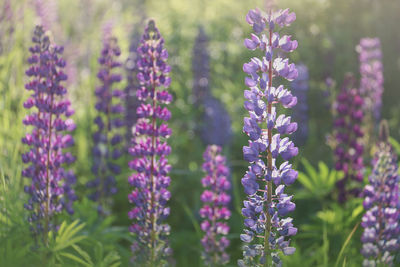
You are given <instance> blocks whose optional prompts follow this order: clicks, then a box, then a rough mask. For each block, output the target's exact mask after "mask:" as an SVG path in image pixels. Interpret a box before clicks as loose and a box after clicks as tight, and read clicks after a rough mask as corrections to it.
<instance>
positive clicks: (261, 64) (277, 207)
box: [238, 9, 298, 267]
mask: <svg viewBox="0 0 400 267" xmlns="http://www.w3.org/2000/svg"><path fill="white" fill-rule="evenodd" d="M295 19H296V15H295V14H294V13H291V12H289V10H288V9H285V10H278V11H276V12H272V11H271V12H269V13H268V14H266V13H263V12H262V11H260V10H259V9H255V10H250V12H249V13H248V14H247V16H246V20H247V22H248V23H249V24H250V25H251V26H252V27H253V30H254V32H255V33H254V34H251V38H250V39H246V40H245V41H244V44H245V46H246V47H247V48H248V49H250V50H256V49H260V50H261V51H262V52H263V57H262V58H257V57H253V58H252V59H251V60H250V62H248V63H245V64H244V65H243V70H244V72H246V73H247V74H248V76H247V77H246V79H245V84H246V86H247V87H249V89H250V90H246V91H245V92H244V97H245V98H246V101H245V103H244V107H245V108H246V110H247V111H248V112H249V117H246V118H244V126H243V131H244V132H245V133H246V134H247V135H248V136H249V138H250V141H249V145H248V146H244V147H243V154H244V159H245V160H246V161H248V162H249V163H250V166H249V170H248V171H247V172H246V174H245V176H244V177H243V179H242V185H243V187H244V191H245V193H246V194H247V195H248V197H247V200H245V201H244V208H243V209H242V214H243V216H244V217H245V218H246V219H245V220H244V225H245V227H246V228H245V230H244V234H241V235H240V238H241V240H242V241H243V242H245V243H246V245H245V246H244V247H243V260H239V261H238V264H239V266H241V267H243V266H265V267H266V266H280V265H281V259H280V258H279V255H278V251H279V250H281V251H282V252H283V254H284V255H290V254H293V253H294V252H295V248H294V247H290V236H293V235H295V234H296V233H297V228H295V227H294V226H293V223H292V221H293V219H292V218H290V217H286V216H287V215H288V214H289V213H290V212H292V211H293V210H294V209H295V207H296V205H295V204H294V203H293V202H292V199H293V196H291V195H288V194H286V193H284V190H285V187H286V186H288V185H291V184H293V183H294V182H295V180H296V179H297V175H298V173H297V171H295V170H293V169H292V165H291V164H290V163H289V160H290V159H291V158H293V157H294V156H296V155H297V153H298V148H297V147H295V145H294V143H293V142H292V141H290V140H289V137H288V136H287V135H290V134H292V133H293V132H295V131H296V129H297V124H296V123H295V122H292V121H291V118H290V116H286V115H284V114H281V115H277V106H278V105H281V106H282V107H283V108H291V107H293V106H294V105H296V103H297V98H296V97H295V96H293V95H292V93H291V92H290V91H289V90H288V89H285V88H284V86H283V85H278V84H277V85H275V84H274V82H275V80H276V82H277V81H278V80H279V79H278V78H280V79H285V80H288V81H293V80H295V79H296V78H297V76H298V72H297V70H296V67H295V65H294V64H293V63H289V59H288V58H286V57H285V55H286V53H289V52H292V51H294V50H295V49H296V48H297V41H295V40H292V37H291V36H289V35H282V36H280V34H279V33H278V28H282V27H284V26H289V25H290V24H291V23H292V22H293V21H294V20H295ZM264 30H266V33H264ZM278 162H280V165H279V166H277V164H278Z"/></svg>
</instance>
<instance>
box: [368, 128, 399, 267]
mask: <svg viewBox="0 0 400 267" xmlns="http://www.w3.org/2000/svg"><path fill="white" fill-rule="evenodd" d="M387 129H388V127H387V124H386V123H385V122H384V123H383V124H382V125H381V138H380V139H381V140H380V142H379V143H378V146H377V152H376V154H375V158H374V160H373V162H372V164H373V170H372V173H371V175H370V176H369V184H367V185H366V186H365V189H364V192H363V194H364V197H365V200H364V208H365V210H366V213H365V214H364V216H363V218H362V223H361V225H362V226H363V227H364V233H363V235H362V237H361V241H362V242H363V247H362V250H361V253H362V254H363V255H364V257H365V260H364V262H363V265H364V266H394V263H393V260H394V255H396V253H398V252H399V251H400V239H399V236H400V201H399V193H400V192H399V182H400V176H399V174H398V165H397V156H396V154H395V153H394V151H392V150H393V149H392V147H391V145H390V143H389V141H388V135H389V134H388V132H389V131H388V130H387Z"/></svg>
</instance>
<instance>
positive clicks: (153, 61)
mask: <svg viewBox="0 0 400 267" xmlns="http://www.w3.org/2000/svg"><path fill="white" fill-rule="evenodd" d="M138 55H139V57H138V61H137V66H138V71H139V73H138V79H139V82H140V84H141V88H140V89H139V90H138V92H137V97H138V99H139V100H140V101H141V104H140V105H139V107H138V108H137V116H138V121H137V123H136V125H135V126H134V127H133V130H132V133H133V138H132V144H131V147H130V149H129V153H130V154H131V155H132V156H133V157H134V159H133V160H132V161H130V162H129V166H130V168H131V169H133V170H135V173H134V174H133V175H132V176H130V178H129V183H130V184H131V185H132V186H133V187H134V189H133V191H132V192H131V193H130V194H129V196H128V199H129V202H130V203H132V204H133V205H134V207H133V208H132V210H131V211H130V212H129V214H128V215H129V218H130V219H132V220H133V223H132V225H131V226H130V231H131V232H132V233H134V235H135V241H134V242H133V244H132V246H131V249H132V252H133V255H134V256H133V258H132V260H133V261H134V262H135V263H137V264H143V265H146V266H147V265H148V266H163V264H165V260H166V258H167V257H168V255H170V254H171V253H172V251H171V249H170V248H169V245H168V235H169V232H170V226H169V225H168V224H166V223H165V222H164V220H165V219H166V218H167V217H168V215H169V212H170V209H169V208H168V207H167V206H166V204H167V201H168V200H169V198H170V195H171V194H170V192H169V191H168V186H169V184H170V181H171V179H170V177H169V176H168V172H169V171H170V169H171V166H170V165H169V164H168V160H167V156H168V155H169V154H170V152H171V148H170V146H169V145H168V144H167V141H166V139H167V138H169V136H170V135H171V129H170V128H169V127H168V125H167V124H166V121H168V120H169V119H170V117H171V113H170V111H169V110H168V109H167V108H166V107H163V105H165V104H169V103H170V102H171V100H172V96H171V95H170V94H169V93H168V91H167V88H168V87H169V85H170V83H171V79H170V78H169V77H168V73H169V72H170V70H171V68H170V66H169V65H168V64H167V63H166V60H167V58H168V52H167V50H166V49H165V48H164V39H163V38H162V37H161V34H160V32H159V30H158V29H157V28H156V26H155V22H154V21H153V20H151V21H150V22H149V23H148V25H147V27H146V29H145V32H144V34H143V36H142V39H141V42H140V45H139V48H138Z"/></svg>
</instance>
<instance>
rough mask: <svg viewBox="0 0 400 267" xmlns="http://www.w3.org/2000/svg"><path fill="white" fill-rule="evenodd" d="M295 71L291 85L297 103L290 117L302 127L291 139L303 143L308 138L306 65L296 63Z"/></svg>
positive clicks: (307, 77)
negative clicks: (294, 77)
mask: <svg viewBox="0 0 400 267" xmlns="http://www.w3.org/2000/svg"><path fill="white" fill-rule="evenodd" d="M297 71H298V73H299V75H298V77H297V79H295V80H294V81H293V82H292V83H291V85H292V88H293V89H292V91H293V95H294V96H295V97H296V98H297V102H298V104H297V105H296V106H294V108H293V112H292V114H293V115H292V118H293V120H294V121H297V123H298V124H300V125H301V126H302V127H301V128H300V129H298V130H297V131H296V132H294V134H293V140H294V143H295V144H296V145H299V146H300V145H304V144H305V143H306V141H307V139H308V104H307V93H308V89H309V85H308V80H309V75H308V68H307V66H306V65H303V64H301V65H298V66H297Z"/></svg>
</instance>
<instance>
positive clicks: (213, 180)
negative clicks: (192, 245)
mask: <svg viewBox="0 0 400 267" xmlns="http://www.w3.org/2000/svg"><path fill="white" fill-rule="evenodd" d="M203 158H204V164H203V170H204V171H205V172H206V176H205V177H204V178H203V179H202V181H201V182H202V184H203V187H204V188H205V190H204V192H203V193H202V194H201V201H202V202H203V203H204V206H203V207H202V208H201V209H200V216H201V217H202V218H203V222H202V223H201V229H202V230H203V231H204V232H205V235H204V237H203V238H202V239H201V244H202V245H203V248H204V252H203V254H202V256H203V259H204V262H205V264H206V265H207V266H221V265H223V264H225V263H227V262H228V261H229V255H228V254H227V253H226V252H225V249H226V248H227V247H228V246H229V240H228V239H227V238H226V237H225V235H227V234H228V232H229V226H228V224H227V223H226V220H228V219H229V217H230V215H231V212H230V210H229V207H228V205H229V202H230V200H231V198H230V196H229V194H228V193H227V191H228V190H229V188H230V186H231V184H230V182H229V180H228V175H229V169H228V167H227V166H226V159H225V157H223V156H221V147H219V146H216V145H210V146H208V147H207V149H206V151H205V152H204V154H203Z"/></svg>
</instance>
